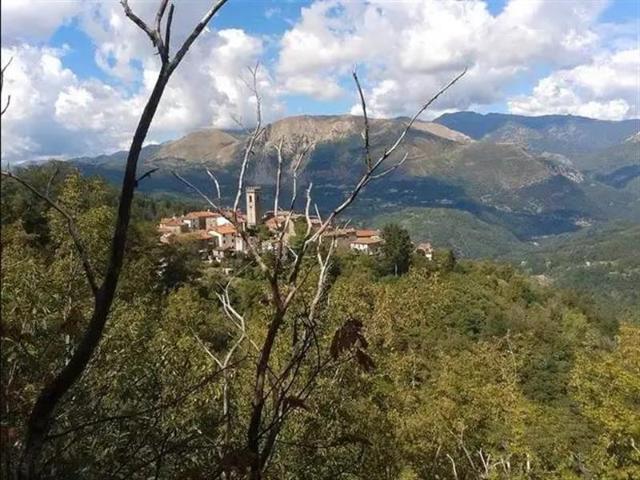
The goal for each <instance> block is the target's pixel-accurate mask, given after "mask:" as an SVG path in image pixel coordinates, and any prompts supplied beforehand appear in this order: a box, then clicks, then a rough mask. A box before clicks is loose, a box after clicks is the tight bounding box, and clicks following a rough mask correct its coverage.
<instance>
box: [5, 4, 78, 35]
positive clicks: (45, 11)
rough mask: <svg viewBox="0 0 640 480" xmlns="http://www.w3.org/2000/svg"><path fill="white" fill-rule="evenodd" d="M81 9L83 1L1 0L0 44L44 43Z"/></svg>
mask: <svg viewBox="0 0 640 480" xmlns="http://www.w3.org/2000/svg"><path fill="white" fill-rule="evenodd" d="M83 8H84V5H83V3H82V2H69V1H66V2H64V1H63V2H51V1H45V0H31V1H29V0H2V21H1V23H2V44H3V45H5V46H7V45H9V44H15V43H20V42H23V41H41V40H46V39H47V38H49V36H50V35H51V34H53V32H55V31H56V30H57V29H58V28H59V27H60V25H63V24H64V23H66V22H68V21H70V20H71V19H72V18H73V17H74V16H75V15H77V14H78V13H79V12H81V11H82V9H83Z"/></svg>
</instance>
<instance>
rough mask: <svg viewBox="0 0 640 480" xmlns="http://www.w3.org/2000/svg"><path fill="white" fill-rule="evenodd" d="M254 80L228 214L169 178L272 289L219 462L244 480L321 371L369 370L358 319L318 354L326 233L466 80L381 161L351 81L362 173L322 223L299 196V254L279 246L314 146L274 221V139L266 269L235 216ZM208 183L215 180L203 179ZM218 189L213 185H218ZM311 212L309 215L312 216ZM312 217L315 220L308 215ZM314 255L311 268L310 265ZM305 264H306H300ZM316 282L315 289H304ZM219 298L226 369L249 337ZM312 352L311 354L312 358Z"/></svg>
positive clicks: (249, 144)
mask: <svg viewBox="0 0 640 480" xmlns="http://www.w3.org/2000/svg"><path fill="white" fill-rule="evenodd" d="M251 73H252V75H253V84H252V87H251V89H252V93H253V94H254V96H255V99H256V106H257V111H256V115H257V122H256V127H255V129H254V130H253V132H252V133H251V134H250V135H249V136H248V138H247V141H246V147H245V150H244V156H243V160H242V163H241V165H240V174H239V179H238V185H237V189H236V192H235V201H234V204H233V208H232V210H231V211H230V212H229V211H227V210H225V209H223V208H222V206H221V205H220V204H219V203H218V201H219V198H220V195H218V199H217V200H215V201H214V200H213V199H212V198H210V197H209V196H208V195H206V194H205V193H203V192H202V191H201V190H200V189H198V188H197V187H196V186H195V185H193V184H192V183H191V182H189V181H188V180H186V179H185V178H183V177H182V176H180V175H179V174H178V173H176V172H174V175H175V176H176V177H177V178H178V179H179V180H180V181H182V182H183V183H184V184H186V185H187V186H188V187H190V188H191V189H193V190H194V191H195V192H197V193H198V194H199V195H200V196H201V197H202V198H203V199H204V200H205V201H206V202H207V203H208V204H209V205H210V206H211V207H212V208H213V209H214V210H216V211H217V212H218V213H219V214H220V215H222V216H223V217H224V218H226V219H227V220H229V221H230V222H231V223H232V224H233V225H234V226H235V228H236V231H237V232H238V233H239V234H240V235H241V237H242V239H243V241H244V242H245V244H246V245H247V246H248V250H249V253H250V255H251V257H252V258H253V260H254V261H255V263H256V264H257V265H258V267H259V268H260V270H261V272H262V273H263V275H264V276H265V278H266V279H267V282H268V284H269V289H270V298H269V304H270V305H269V308H270V313H269V315H270V316H269V321H268V323H267V325H266V333H265V336H264V340H263V341H262V342H261V343H260V344H256V343H255V342H252V348H254V349H255V350H256V352H257V356H256V357H255V376H254V385H253V392H252V398H251V409H250V418H249V422H248V425H247V426H246V440H245V444H244V445H243V446H241V447H240V448H239V449H236V450H233V451H230V452H228V457H227V458H225V459H223V466H224V467H225V468H226V469H227V470H228V471H240V472H246V471H248V474H249V478H251V479H252V480H259V479H262V478H263V474H264V471H265V469H266V467H267V465H268V463H269V461H270V459H271V458H272V455H273V453H274V451H275V447H276V443H277V440H278V436H279V434H280V432H281V431H282V427H283V425H284V423H285V420H286V418H287V417H288V416H289V415H290V413H291V412H292V411H294V410H295V409H297V408H304V402H305V400H307V398H308V397H309V395H310V394H311V392H312V391H313V388H314V386H315V384H316V380H317V378H318V376H319V375H320V374H321V373H322V372H323V371H325V369H326V368H327V367H328V366H330V365H334V364H336V363H339V362H341V361H345V360H348V359H352V358H353V359H355V360H356V361H358V363H359V364H360V365H361V366H362V367H363V368H365V369H369V368H371V367H372V361H371V359H370V358H369V357H368V356H367V354H366V352H365V350H364V349H365V347H366V341H365V339H364V336H363V333H362V331H361V330H362V323H361V322H359V321H358V320H356V319H348V320H347V321H346V322H345V323H344V325H342V326H341V327H340V328H339V329H338V330H337V331H336V332H335V335H334V337H333V341H332V344H331V347H330V349H329V352H323V351H321V350H320V345H319V341H318V335H317V334H318V331H317V330H318V326H319V322H320V311H321V309H322V305H323V300H324V298H325V297H326V293H327V288H328V284H329V271H330V266H331V261H332V255H333V253H334V250H335V240H330V236H328V235H327V233H329V229H330V228H332V227H333V226H335V224H336V222H337V219H338V217H339V215H340V214H341V213H343V212H344V211H345V210H346V209H347V208H348V207H349V206H350V205H351V204H352V203H353V202H354V201H355V200H356V198H357V197H358V195H359V194H360V192H361V191H362V190H363V189H364V188H365V187H366V186H367V185H369V184H370V183H371V182H373V181H376V180H378V179H381V178H383V177H385V176H386V175H388V174H390V173H392V172H394V171H395V170H397V169H398V168H400V167H401V166H402V165H403V164H404V162H405V161H406V159H407V155H406V154H405V155H403V156H402V157H401V158H399V159H395V160H392V158H393V154H394V152H396V151H397V150H398V148H399V147H400V145H401V144H402V142H403V140H404V139H405V137H406V135H407V133H408V132H409V130H410V129H411V127H412V125H413V124H414V122H415V121H416V120H417V119H418V117H419V116H420V114H422V113H423V112H424V111H425V110H426V109H427V108H428V107H429V106H430V105H431V104H432V103H433V102H434V101H435V100H436V99H437V98H438V97H439V96H440V95H442V94H443V93H444V92H445V91H446V90H448V89H449V88H450V87H451V86H453V84H455V83H456V82H457V81H458V80H459V79H460V78H461V77H462V76H463V75H464V74H465V73H466V69H465V71H463V72H462V73H460V74H459V75H458V76H456V77H455V78H454V79H453V80H452V81H451V82H449V84H447V85H446V86H445V87H444V88H442V90H440V91H439V92H438V93H436V94H435V95H434V96H433V97H432V98H431V99H429V100H428V101H427V102H426V103H425V104H423V105H422V107H421V108H420V109H419V110H418V111H417V112H416V113H415V115H414V116H413V117H412V118H411V119H410V120H409V121H408V122H407V123H406V125H405V126H404V128H403V129H402V131H401V132H400V134H399V135H398V137H397V138H396V139H395V141H394V142H393V143H392V144H390V145H388V146H383V149H382V154H381V155H380V156H379V157H377V158H375V157H374V156H373V153H372V148H371V145H370V138H371V136H370V124H369V118H368V115H367V108H366V101H365V97H364V94H363V91H362V88H361V86H360V81H359V79H358V76H357V74H356V72H354V73H353V78H354V81H355V84H356V87H357V90H358V94H359V97H360V102H361V106H362V111H363V117H364V130H363V134H362V137H363V143H364V144H363V152H364V162H363V163H364V171H363V173H362V175H361V176H360V178H359V179H358V181H357V182H356V183H355V184H354V186H353V187H352V188H351V190H350V191H349V193H348V194H347V195H346V197H345V198H344V200H343V201H342V202H341V203H340V204H339V205H338V206H336V207H335V208H334V209H333V210H331V211H330V212H329V214H328V215H327V216H326V217H325V218H324V220H323V219H322V218H321V217H320V213H319V211H318V208H317V206H315V204H314V203H313V199H312V191H313V190H312V189H313V184H312V183H309V185H308V186H307V188H306V189H305V193H304V219H305V220H306V225H307V226H306V231H305V232H304V234H303V238H302V239H301V242H300V243H299V244H298V245H299V246H298V248H297V249H292V248H291V246H290V245H288V243H287V241H286V239H285V233H286V232H288V231H289V226H290V223H291V222H292V221H293V219H292V212H293V209H294V208H295V206H296V205H297V202H298V200H299V192H298V173H299V171H300V168H301V165H302V163H303V160H304V158H305V157H306V156H307V155H308V153H309V152H310V150H311V149H312V145H310V144H308V143H307V144H306V145H302V146H301V148H298V149H297V150H298V152H297V153H296V154H294V155H293V156H292V157H293V158H292V159H291V163H290V172H291V191H292V197H291V200H290V203H289V210H288V211H287V212H286V213H283V215H282V216H281V215H280V211H279V205H280V194H281V187H282V185H281V183H282V171H283V165H284V163H285V160H284V150H285V149H284V143H285V141H286V139H284V138H280V139H274V140H275V143H274V148H275V151H276V153H277V171H276V173H275V192H274V207H273V208H274V215H275V217H276V224H277V229H278V231H277V232H276V234H275V245H274V252H275V256H274V259H273V261H272V262H267V261H265V259H264V258H263V253H262V252H261V250H260V248H259V247H258V245H255V244H254V242H253V241H252V238H251V236H250V235H249V233H248V232H247V230H246V228H244V225H243V224H242V223H241V222H240V221H238V215H237V209H238V206H239V200H240V198H241V196H242V193H243V191H244V188H245V178H246V174H247V169H248V167H249V163H250V160H251V158H252V155H253V154H254V147H255V145H256V144H257V142H258V140H259V139H260V138H261V137H262V136H263V135H264V129H263V128H262V117H261V101H260V96H259V94H258V91H257V80H256V77H257V68H256V69H253V70H252V71H251ZM208 174H209V176H210V177H211V178H212V179H215V177H214V176H213V175H212V174H211V172H208ZM216 189H217V191H219V185H217V182H216ZM312 207H313V210H312ZM314 212H315V213H314ZM312 253H314V254H315V262H313V264H312V265H309V260H311V259H312V255H311V254H312ZM305 260H308V261H307V262H305ZM311 279H315V283H310V282H311ZM228 288H229V285H227V287H226V290H225V295H224V296H221V297H220V301H221V303H222V306H223V310H224V312H225V313H226V314H227V316H228V317H229V319H230V320H231V321H232V322H233V323H234V324H235V325H236V326H238V328H239V329H240V331H241V335H240V337H239V339H238V340H237V342H236V343H234V344H233V346H232V347H231V349H230V350H229V351H228V353H227V356H226V357H225V359H224V361H221V360H219V359H217V358H216V359H215V362H216V363H217V364H218V365H224V364H226V363H228V362H229V358H231V356H232V355H233V354H234V352H235V351H237V348H238V346H239V345H240V343H241V342H243V341H244V340H246V339H247V338H248V336H247V329H246V323H247V322H246V319H245V318H244V315H243V314H242V313H240V312H238V311H237V310H236V309H234V308H233V306H232V305H231V301H230V299H229V295H228V293H226V292H228ZM309 291H311V295H310V299H311V301H310V302H306V301H303V302H299V303H302V304H303V307H302V309H300V308H299V307H296V308H295V312H294V311H292V306H293V305H294V301H295V300H296V299H299V298H300V297H301V296H302V295H308V293H309ZM285 326H288V327H290V330H291V332H292V334H291V337H292V338H287V341H288V342H289V344H290V345H291V347H290V348H289V354H288V359H287V360H286V361H285V362H284V363H283V362H279V363H276V362H274V359H273V352H274V349H275V347H276V343H277V342H278V339H279V335H280V334H281V332H282V331H283V329H284V328H285ZM312 352H315V354H312ZM223 401H224V402H225V407H224V408H225V409H228V405H227V404H226V402H228V398H226V397H225V398H224V400H223Z"/></svg>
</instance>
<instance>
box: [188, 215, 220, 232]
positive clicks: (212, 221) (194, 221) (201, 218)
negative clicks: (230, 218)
mask: <svg viewBox="0 0 640 480" xmlns="http://www.w3.org/2000/svg"><path fill="white" fill-rule="evenodd" d="M220 217H221V215H220V214H219V213H216V212H210V211H202V212H189V213H187V214H186V215H185V216H184V217H183V218H184V223H185V224H186V225H187V226H188V227H189V230H209V229H210V228H213V227H214V226H216V221H217V219H218V218H220Z"/></svg>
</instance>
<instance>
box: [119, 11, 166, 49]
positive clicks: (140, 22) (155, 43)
mask: <svg viewBox="0 0 640 480" xmlns="http://www.w3.org/2000/svg"><path fill="white" fill-rule="evenodd" d="M163 2H164V0H163ZM120 4H121V5H122V8H124V14H125V15H126V16H127V17H129V19H130V20H131V21H132V22H133V23H135V24H136V25H137V26H138V27H139V28H140V29H141V30H142V31H143V32H144V33H146V34H147V36H148V37H149V39H150V40H151V43H153V46H154V47H157V46H158V40H159V38H158V36H157V34H156V32H155V31H154V30H152V29H151V27H149V25H147V24H146V23H145V22H144V20H142V19H141V18H140V17H139V16H137V15H136V14H135V13H133V10H131V7H130V6H129V2H128V0H120Z"/></svg>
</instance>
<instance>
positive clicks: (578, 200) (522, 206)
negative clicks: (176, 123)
mask: <svg viewBox="0 0 640 480" xmlns="http://www.w3.org/2000/svg"><path fill="white" fill-rule="evenodd" d="M405 122H406V119H402V118H399V119H389V120H382V119H375V120H372V121H371V145H372V146H374V154H376V153H378V154H379V153H381V151H382V150H381V149H382V147H384V146H387V145H390V144H391V143H392V139H394V138H395V137H396V136H397V135H398V134H399V132H400V131H401V130H402V128H403V126H404V123H405ZM362 128H363V121H362V118H361V117H356V116H350V115H341V116H300V117H289V118H285V119H283V120H280V121H277V122H274V123H273V124H271V125H269V126H268V127H267V131H266V135H265V141H264V142H263V143H262V144H261V145H260V146H259V147H258V148H257V149H256V155H255V157H254V159H253V160H252V164H251V169H250V174H249V175H250V178H249V181H250V182H251V183H255V184H258V185H262V186H264V187H268V186H269V185H272V184H273V181H274V179H273V172H274V171H275V161H276V160H275V159H276V156H275V149H274V148H273V147H274V145H275V144H276V143H277V142H279V141H280V139H281V138H285V139H286V144H285V146H286V148H285V150H286V151H287V152H288V153H291V151H292V149H293V148H295V145H296V144H299V143H301V142H311V143H313V144H314V147H313V149H312V152H311V155H310V156H309V159H308V161H307V162H306V164H305V165H304V166H303V174H302V176H303V182H304V181H307V180H309V179H313V182H314V192H315V200H316V201H317V202H318V205H319V207H320V208H321V209H327V208H329V207H331V206H332V205H335V204H336V203H337V202H338V201H339V200H340V199H341V198H342V195H343V194H344V193H345V192H346V190H347V188H348V186H349V185H351V184H352V182H353V181H354V180H355V179H356V178H357V176H358V175H359V173H360V172H361V171H362V168H363V163H362V161H363V160H362V138H361V132H362ZM639 131H640V120H625V121H618V122H614V121H602V120H593V119H589V118H584V117H575V116H563V115H550V116H543V117H524V116H518V115H506V114H487V115H481V114H477V113H473V112H459V113H451V114H445V115H443V116H441V117H439V118H438V119H436V120H435V121H433V122H418V123H417V124H416V125H415V128H413V129H412V130H411V131H410V133H409V134H408V136H407V138H406V141H405V143H404V144H403V146H402V148H401V152H400V153H399V155H401V154H403V152H406V153H408V160H407V162H406V164H405V165H404V166H403V167H402V169H400V170H399V171H398V172H396V173H394V174H393V175H391V176H389V177H387V178H385V180H384V181H383V182H379V183H376V184H372V185H370V186H369V187H368V188H367V191H366V193H365V195H364V196H363V197H362V198H361V199H359V201H358V202H357V205H356V206H355V210H354V211H353V212H352V213H351V215H352V216H355V218H356V220H362V221H365V220H366V221H367V222H375V218H376V217H378V216H383V218H388V217H389V216H398V217H401V216H402V215H403V210H404V209H410V212H411V215H410V216H411V218H413V219H414V226H413V227H412V226H411V225H409V227H411V229H412V234H413V235H414V236H415V237H416V238H417V239H422V238H424V239H428V238H434V237H438V232H445V231H450V230H451V224H452V222H453V223H455V224H456V226H457V229H458V230H460V229H462V233H460V234H459V235H462V236H463V235H464V231H465V225H467V226H468V229H469V230H473V231H476V232H477V231H478V230H482V229H484V230H487V231H493V233H494V234H495V235H499V236H500V238H503V239H505V241H506V239H509V241H506V244H505V246H504V248H509V247H508V245H509V244H510V243H509V242H510V241H511V237H512V238H515V239H518V241H525V240H530V239H532V238H535V237H540V236H546V235H553V234H559V233H564V232H570V231H574V230H577V229H579V228H581V227H583V226H586V225H591V224H600V223H605V222H608V221H611V220H617V219H622V220H630V221H633V222H638V221H640V142H639V140H640V136H639V134H638V132H639ZM244 141H245V134H244V133H242V132H232V131H220V130H211V129H209V130H200V131H197V132H193V133H191V134H189V135H186V136H185V137H183V138H181V139H178V140H176V141H172V142H167V143H165V144H162V145H152V146H148V147H146V148H145V149H144V152H143V158H144V164H143V165H142V166H141V170H146V169H149V168H155V167H158V168H159V169H160V170H159V171H158V172H156V173H155V174H154V175H153V176H152V178H151V179H145V183H144V184H143V185H142V189H143V190H146V191H154V192H168V193H178V194H191V193H190V192H188V190H187V189H186V188H185V187H184V186H183V185H182V184H181V183H179V182H178V181H177V180H176V179H175V178H173V176H172V175H171V170H178V171H180V172H181V174H182V175H184V176H186V177H187V178H188V179H189V180H191V181H193V182H195V183H196V184H198V185H199V186H201V187H202V188H206V189H209V190H211V188H212V185H211V183H210V181H209V179H208V177H207V175H206V173H205V168H210V169H211V170H212V171H214V172H215V173H216V175H217V176H218V179H219V180H220V183H221V186H222V190H223V195H224V194H225V193H226V195H230V194H231V193H232V189H233V186H232V185H233V184H234V183H235V182H234V177H235V175H236V173H237V169H238V167H239V164H240V162H241V158H242V151H243V147H244ZM124 157H125V153H124V152H119V153H116V154H113V155H103V156H99V157H93V158H81V159H75V160H73V162H74V163H75V164H76V165H77V166H78V167H79V168H80V169H81V170H83V171H84V172H86V173H95V174H100V175H103V176H105V177H107V178H110V179H114V180H115V179H118V178H119V176H120V174H121V169H122V165H123V163H124ZM270 191H271V188H265V194H266V195H265V196H266V198H265V201H269V199H268V195H269V192H270ZM433 209H438V210H433ZM456 210H457V211H458V212H457V213H456V212H455V211H456ZM437 212H440V213H437ZM405 213H407V212H405ZM435 218H437V221H435V220H433V219H435ZM427 219H431V220H433V222H431V223H428V222H427ZM431 220H429V221H431ZM425 222H427V223H425ZM434 222H435V223H434ZM460 222H462V225H461V224H460ZM418 225H419V226H418ZM490 238H493V237H491V236H490ZM476 243H477V242H476ZM499 244H501V242H496V245H499ZM461 250H462V252H461V253H463V254H468V255H478V254H480V252H479V251H478V249H477V248H473V247H471V248H470V247H465V248H461ZM493 253H496V254H499V253H501V252H500V251H497V252H493Z"/></svg>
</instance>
